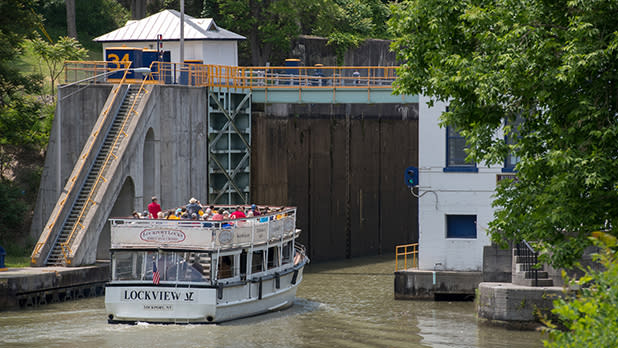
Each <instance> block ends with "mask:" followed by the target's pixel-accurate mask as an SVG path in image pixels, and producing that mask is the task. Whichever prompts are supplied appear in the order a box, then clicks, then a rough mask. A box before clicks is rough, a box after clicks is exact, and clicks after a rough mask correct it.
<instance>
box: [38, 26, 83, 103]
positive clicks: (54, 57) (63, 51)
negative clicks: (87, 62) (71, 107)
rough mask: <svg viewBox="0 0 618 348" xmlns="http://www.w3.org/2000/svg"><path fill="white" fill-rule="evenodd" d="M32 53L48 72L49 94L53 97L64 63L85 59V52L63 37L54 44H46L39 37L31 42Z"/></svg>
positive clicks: (77, 43)
mask: <svg viewBox="0 0 618 348" xmlns="http://www.w3.org/2000/svg"><path fill="white" fill-rule="evenodd" d="M33 48H34V53H35V54H36V55H37V56H39V57H40V58H41V60H42V62H43V63H45V66H46V68H47V71H48V72H49V77H50V79H51V94H52V96H54V97H55V95H56V93H55V89H54V86H55V84H56V81H57V80H58V78H59V77H60V74H62V72H63V71H64V62H65V61H67V60H80V59H83V58H85V57H86V55H87V51H86V50H85V49H84V48H83V47H82V46H81V44H80V43H79V42H77V40H75V39H73V38H71V37H67V36H63V37H60V38H59V39H58V41H57V42H56V43H53V44H52V43H48V42H46V41H43V40H41V38H40V37H38V38H36V39H34V40H33Z"/></svg>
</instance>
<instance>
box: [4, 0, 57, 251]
mask: <svg viewBox="0 0 618 348" xmlns="http://www.w3.org/2000/svg"><path fill="white" fill-rule="evenodd" d="M36 5H37V2H36V1H30V0H25V1H24V0H19V1H18V0H7V1H1V2H0V13H2V16H0V245H2V246H3V247H5V248H6V249H7V251H8V252H9V253H17V254H20V255H21V254H23V253H25V252H26V251H27V249H30V248H31V246H32V245H31V244H32V243H31V242H32V241H29V240H28V238H27V237H26V235H27V233H26V229H27V227H28V226H27V225H28V222H29V221H30V217H31V213H32V204H33V202H34V200H35V197H36V192H37V189H38V182H39V180H40V164H41V162H42V160H41V154H42V151H43V149H44V147H45V146H46V144H47V141H48V138H49V127H50V124H49V122H50V119H51V115H53V111H52V114H50V109H49V107H48V106H43V105H42V103H41V101H40V97H39V93H40V91H41V77H40V76H38V75H31V74H24V73H22V69H23V67H21V66H20V65H19V63H20V61H21V56H22V55H23V52H24V49H23V48H24V43H26V42H27V40H29V39H31V38H32V37H33V33H34V30H35V29H36V28H37V27H38V23H40V22H41V17H40V16H39V15H37V14H36V13H35V12H34V11H33V9H35V8H36Z"/></svg>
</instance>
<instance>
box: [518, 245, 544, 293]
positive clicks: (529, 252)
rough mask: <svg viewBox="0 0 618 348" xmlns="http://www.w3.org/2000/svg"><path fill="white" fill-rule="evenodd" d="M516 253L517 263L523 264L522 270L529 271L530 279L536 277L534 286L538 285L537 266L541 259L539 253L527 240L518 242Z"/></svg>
mask: <svg viewBox="0 0 618 348" xmlns="http://www.w3.org/2000/svg"><path fill="white" fill-rule="evenodd" d="M516 253H517V255H516V256H517V258H518V261H517V263H519V264H521V267H522V270H523V271H524V272H525V273H528V275H529V276H530V279H534V286H538V285H539V269H538V268H537V263H538V261H539V260H538V257H539V253H538V252H537V251H535V250H534V248H533V247H532V246H531V245H530V244H528V242H527V241H525V240H524V241H522V242H520V243H517V246H516ZM520 261H521V262H520ZM526 278H528V277H526Z"/></svg>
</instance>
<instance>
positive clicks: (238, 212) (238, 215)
mask: <svg viewBox="0 0 618 348" xmlns="http://www.w3.org/2000/svg"><path fill="white" fill-rule="evenodd" d="M246 217H247V215H245V213H244V212H243V211H242V208H241V207H236V210H235V211H234V212H233V213H232V214H231V215H230V219H241V218H246Z"/></svg>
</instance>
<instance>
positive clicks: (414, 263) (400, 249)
mask: <svg viewBox="0 0 618 348" xmlns="http://www.w3.org/2000/svg"><path fill="white" fill-rule="evenodd" d="M408 259H410V263H408ZM401 265H403V267H400V266H401ZM408 268H418V243H413V244H405V245H397V246H396V247H395V272H397V271H399V270H403V269H408Z"/></svg>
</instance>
